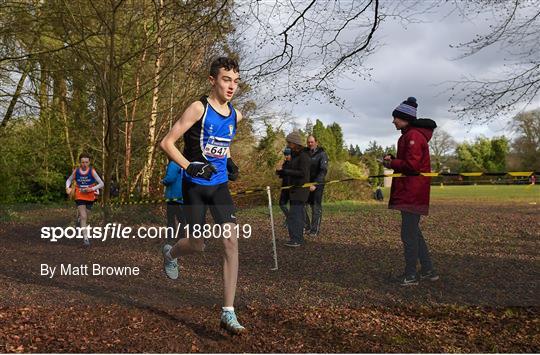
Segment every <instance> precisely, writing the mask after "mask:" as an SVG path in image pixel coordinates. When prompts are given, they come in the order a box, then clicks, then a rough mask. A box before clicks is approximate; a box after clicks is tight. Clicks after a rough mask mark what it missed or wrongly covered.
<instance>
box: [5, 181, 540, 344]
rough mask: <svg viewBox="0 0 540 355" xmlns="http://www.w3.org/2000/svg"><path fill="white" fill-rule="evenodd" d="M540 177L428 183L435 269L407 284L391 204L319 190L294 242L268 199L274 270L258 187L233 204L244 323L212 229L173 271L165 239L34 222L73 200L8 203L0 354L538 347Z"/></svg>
mask: <svg viewBox="0 0 540 355" xmlns="http://www.w3.org/2000/svg"><path fill="white" fill-rule="evenodd" d="M539 191H540V190H539V188H538V186H535V187H528V186H445V187H443V188H440V187H437V186H434V187H432V205H431V210H430V215H429V216H428V217H425V218H423V219H422V230H423V232H424V235H425V237H426V239H427V241H428V243H429V245H430V248H431V252H432V257H433V260H434V264H435V267H436V268H437V270H438V271H439V273H440V275H441V280H440V281H438V282H434V283H427V282H424V283H421V284H420V285H419V286H417V287H413V288H405V289H404V288H402V287H399V286H398V285H396V282H395V279H394V276H395V275H397V274H399V273H400V272H401V271H402V267H403V261H402V258H403V257H402V246H401V242H400V239H399V225H400V219H399V213H398V212H396V211H393V210H388V209H387V206H386V201H384V202H382V203H381V202H376V201H362V202H357V201H342V202H339V203H330V204H325V206H324V220H323V225H322V230H321V235H320V236H319V237H318V238H316V239H307V243H306V245H305V246H303V247H302V248H299V249H294V250H291V249H288V248H286V247H284V246H283V242H284V241H285V240H286V239H287V232H286V230H285V229H284V228H283V227H282V224H283V217H282V215H281V212H280V211H279V209H278V208H275V210H274V212H275V213H274V216H275V220H276V223H275V227H276V232H277V238H278V244H277V252H278V257H279V258H278V260H279V270H277V271H271V270H270V268H271V267H272V266H273V258H272V248H271V229H270V223H269V216H268V211H267V207H265V203H266V199H265V196H264V195H262V196H261V199H260V205H259V206H258V207H254V208H250V209H242V210H240V211H239V213H238V218H239V221H240V223H242V224H246V223H248V224H250V225H251V226H252V228H253V235H252V237H251V238H249V239H245V240H244V239H243V240H241V243H240V258H241V268H240V275H239V283H238V292H237V302H236V309H237V311H238V314H239V317H240V321H241V322H243V323H244V325H245V326H246V327H247V328H248V329H249V333H248V334H246V335H245V336H242V337H230V336H228V335H226V334H225V333H223V332H222V331H220V330H219V327H218V316H219V307H220V305H221V292H222V282H221V267H220V264H221V258H222V256H221V245H220V242H219V241H214V240H212V241H210V242H209V244H208V247H207V251H206V252H205V253H204V254H201V255H194V256H190V257H189V258H188V257H186V258H185V259H183V260H181V262H180V263H181V268H180V272H181V278H180V279H179V280H176V281H171V280H168V279H166V278H165V277H164V276H163V273H162V270H161V262H162V260H161V258H160V253H159V249H160V247H161V245H162V243H163V241H161V240H156V239H154V240H150V239H129V240H109V241H107V242H98V241H94V243H93V246H92V247H91V248H90V249H88V250H86V249H82V248H81V245H80V244H81V243H80V241H78V240H61V241H59V242H57V243H51V242H48V241H45V240H42V239H40V237H39V235H40V228H41V227H42V226H67V225H72V224H73V220H74V208H73V207H72V206H71V204H70V205H69V206H66V205H64V204H56V205H50V206H36V205H33V206H23V205H18V206H9V207H8V206H3V209H4V211H6V210H9V213H10V217H4V219H3V220H1V221H0V254H1V255H2V258H0V284H1V285H2V287H0V352H234V353H236V352H255V353H258V352H534V353H537V352H538V351H540V321H539V314H540V312H539V311H540V304H539V303H540V302H539V298H538V294H539V291H540V289H539V287H538V282H539V281H540V252H539V250H540V218H539V217H540V206H539V205H538V202H540V201H538V200H539ZM385 192H387V191H385ZM387 197H388V194H387V193H385V198H387ZM534 203H537V204H534ZM95 212H96V213H95V215H94V217H98V218H96V219H95V221H94V222H93V223H94V224H97V223H99V216H100V212H99V209H98V210H97V211H95ZM164 221H165V217H164V209H163V206H161V205H142V206H124V207H122V208H119V209H117V210H115V215H114V222H116V223H123V224H124V225H129V226H133V227H137V226H149V225H159V224H163V223H164ZM44 263H46V264H52V265H59V264H61V263H71V264H73V265H81V264H91V263H99V264H101V265H111V266H115V265H122V266H123V265H136V266H138V267H140V269H141V274H140V275H138V276H132V277H122V276H111V277H103V276H85V277H75V276H56V277H54V278H47V277H44V276H40V265H41V264H44Z"/></svg>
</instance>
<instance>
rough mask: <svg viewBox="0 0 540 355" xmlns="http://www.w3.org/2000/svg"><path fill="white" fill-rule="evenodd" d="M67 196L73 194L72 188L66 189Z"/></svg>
mask: <svg viewBox="0 0 540 355" xmlns="http://www.w3.org/2000/svg"><path fill="white" fill-rule="evenodd" d="M66 194H68V195H69V194H71V187H66Z"/></svg>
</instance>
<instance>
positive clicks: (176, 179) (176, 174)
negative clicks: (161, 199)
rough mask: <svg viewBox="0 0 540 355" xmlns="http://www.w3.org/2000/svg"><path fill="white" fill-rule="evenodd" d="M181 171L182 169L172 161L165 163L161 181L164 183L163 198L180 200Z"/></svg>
mask: <svg viewBox="0 0 540 355" xmlns="http://www.w3.org/2000/svg"><path fill="white" fill-rule="evenodd" d="M182 173H183V169H182V168H181V167H180V165H178V164H176V163H175V162H174V161H172V160H171V161H169V164H167V172H166V173H165V177H164V178H163V180H161V183H162V184H163V185H165V198H167V199H169V198H171V199H180V201H178V202H182V198H183V196H182Z"/></svg>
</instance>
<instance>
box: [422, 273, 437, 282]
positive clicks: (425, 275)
mask: <svg viewBox="0 0 540 355" xmlns="http://www.w3.org/2000/svg"><path fill="white" fill-rule="evenodd" d="M438 279H439V275H437V273H436V272H435V270H429V271H426V272H424V271H420V280H429V281H437V280H438Z"/></svg>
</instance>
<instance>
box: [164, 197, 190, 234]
mask: <svg viewBox="0 0 540 355" xmlns="http://www.w3.org/2000/svg"><path fill="white" fill-rule="evenodd" d="M185 224H186V217H185V215H184V211H183V208H182V204H180V203H178V202H174V201H169V202H167V227H172V228H174V234H172V233H171V232H168V233H167V238H174V237H175V235H176V231H177V230H178V228H180V230H179V231H178V237H179V238H183V237H184V227H185Z"/></svg>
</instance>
